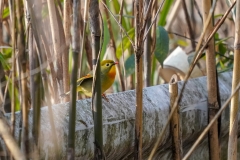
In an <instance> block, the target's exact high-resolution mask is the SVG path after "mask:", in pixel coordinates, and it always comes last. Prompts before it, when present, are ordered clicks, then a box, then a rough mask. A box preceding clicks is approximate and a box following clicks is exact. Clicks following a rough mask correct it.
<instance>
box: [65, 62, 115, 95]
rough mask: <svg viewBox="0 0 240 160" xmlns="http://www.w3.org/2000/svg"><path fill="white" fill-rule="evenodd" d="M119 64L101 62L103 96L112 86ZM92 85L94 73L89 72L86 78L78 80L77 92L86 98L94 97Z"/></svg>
mask: <svg viewBox="0 0 240 160" xmlns="http://www.w3.org/2000/svg"><path fill="white" fill-rule="evenodd" d="M116 64H118V62H114V61H113V60H103V61H102V62H101V92H102V93H101V94H103V93H104V92H105V91H106V90H107V89H108V88H109V87H111V86H112V84H113V82H114V80H115V75H116V67H115V65H116ZM92 83H93V72H92V71H91V72H89V73H88V74H87V75H86V76H84V77H81V78H80V79H78V80H77V92H79V91H81V92H83V93H84V94H85V95H86V96H88V97H91V96H92ZM69 93H70V92H67V93H65V94H62V95H61V96H65V95H68V94H69Z"/></svg>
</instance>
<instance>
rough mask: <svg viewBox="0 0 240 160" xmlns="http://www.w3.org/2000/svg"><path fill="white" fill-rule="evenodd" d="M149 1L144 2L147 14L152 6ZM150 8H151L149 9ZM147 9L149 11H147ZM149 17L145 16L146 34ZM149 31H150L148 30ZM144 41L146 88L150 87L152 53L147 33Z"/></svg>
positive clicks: (149, 35) (149, 22)
mask: <svg viewBox="0 0 240 160" xmlns="http://www.w3.org/2000/svg"><path fill="white" fill-rule="evenodd" d="M150 1H151V0H145V6H144V12H145V14H147V12H151V11H152V9H151V8H152V5H151V3H150ZM149 6H151V7H149ZM148 9H149V10H148ZM151 19H152V17H151V15H150V14H147V17H146V27H145V33H146V32H147V30H148V28H149V27H150V25H151ZM150 31H151V30H150ZM146 36H147V38H146V40H145V41H144V50H143V55H144V58H143V60H144V86H145V87H148V86H150V85H151V68H152V53H151V33H148V34H147V35H146Z"/></svg>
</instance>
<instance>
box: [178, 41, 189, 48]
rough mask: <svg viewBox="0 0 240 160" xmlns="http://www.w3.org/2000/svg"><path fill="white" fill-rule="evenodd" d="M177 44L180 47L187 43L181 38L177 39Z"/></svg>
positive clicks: (185, 45)
mask: <svg viewBox="0 0 240 160" xmlns="http://www.w3.org/2000/svg"><path fill="white" fill-rule="evenodd" d="M177 44H178V45H179V46H182V47H187V46H188V43H187V42H186V41H184V40H182V39H179V40H177Z"/></svg>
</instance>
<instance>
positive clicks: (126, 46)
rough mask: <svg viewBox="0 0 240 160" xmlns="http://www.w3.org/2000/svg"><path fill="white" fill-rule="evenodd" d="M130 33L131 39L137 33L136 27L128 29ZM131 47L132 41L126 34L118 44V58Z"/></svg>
mask: <svg viewBox="0 0 240 160" xmlns="http://www.w3.org/2000/svg"><path fill="white" fill-rule="evenodd" d="M128 35H129V37H130V38H131V39H133V37H134V35H135V29H134V28H132V29H130V30H129V31H128ZM122 44H123V51H122ZM130 47H131V43H130V41H129V39H128V37H127V36H124V37H123V39H122V42H121V43H120V44H119V45H118V46H117V50H116V55H117V58H120V57H121V56H122V52H124V51H125V50H126V49H130Z"/></svg>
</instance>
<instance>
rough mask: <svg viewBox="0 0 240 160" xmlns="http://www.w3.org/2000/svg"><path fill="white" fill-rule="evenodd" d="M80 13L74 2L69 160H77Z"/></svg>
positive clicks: (77, 1) (77, 4)
mask: <svg viewBox="0 0 240 160" xmlns="http://www.w3.org/2000/svg"><path fill="white" fill-rule="evenodd" d="M79 11H80V1H79V0H74V1H73V35H72V48H73V49H72V50H73V69H72V73H71V86H70V89H71V90H70V91H71V94H70V108H69V130H68V132H69V133H68V153H67V159H68V160H72V159H75V124H76V95H77V70H78V57H79V49H80V38H79Z"/></svg>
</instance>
